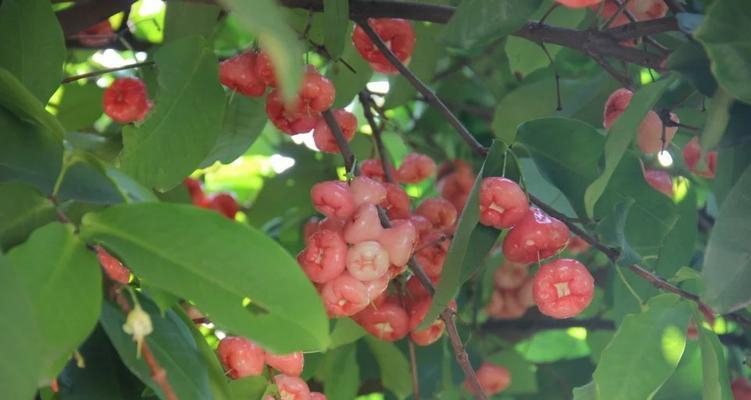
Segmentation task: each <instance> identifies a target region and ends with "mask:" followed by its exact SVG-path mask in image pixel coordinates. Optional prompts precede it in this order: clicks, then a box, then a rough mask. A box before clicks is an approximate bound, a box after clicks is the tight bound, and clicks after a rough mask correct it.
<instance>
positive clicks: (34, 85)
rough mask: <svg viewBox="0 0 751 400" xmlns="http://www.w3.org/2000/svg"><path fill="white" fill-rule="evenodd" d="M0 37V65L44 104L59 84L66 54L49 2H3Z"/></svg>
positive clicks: (11, 0) (0, 9) (0, 91)
mask: <svg viewBox="0 0 751 400" xmlns="http://www.w3.org/2000/svg"><path fill="white" fill-rule="evenodd" d="M0 37H2V38H3V40H2V41H1V42H0V68H5V69H7V70H8V71H10V72H11V73H12V74H13V75H15V76H16V77H17V78H18V80H19V81H20V82H22V84H23V85H24V86H26V87H27V88H28V89H29V91H30V92H31V93H32V94H33V95H34V96H35V97H36V98H37V100H39V101H41V102H42V103H46V102H47V100H49V98H50V96H52V93H54V92H55V89H57V87H58V86H59V85H60V79H61V78H62V75H63V62H64V61H65V54H66V52H65V40H64V38H63V31H62V29H60V24H59V23H58V22H57V17H56V16H55V13H54V12H53V11H52V6H51V5H50V2H48V1H46V0H5V1H3V2H2V6H0ZM2 92H3V91H2V90H0V93H2Z"/></svg>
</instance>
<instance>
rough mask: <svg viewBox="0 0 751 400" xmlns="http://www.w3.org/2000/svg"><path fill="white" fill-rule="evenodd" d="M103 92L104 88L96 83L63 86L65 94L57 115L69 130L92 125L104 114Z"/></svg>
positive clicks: (58, 106)
mask: <svg viewBox="0 0 751 400" xmlns="http://www.w3.org/2000/svg"><path fill="white" fill-rule="evenodd" d="M102 93H104V89H102V88H100V87H99V86H97V85H96V84H94V83H87V84H85V85H79V84H77V83H75V82H74V83H69V84H67V85H65V86H63V95H62V98H61V99H60V103H59V104H58V105H57V110H56V112H55V115H57V119H58V120H59V121H60V123H61V124H62V125H63V126H64V127H65V129H66V130H68V131H74V130H77V129H83V128H87V127H90V126H92V125H93V124H94V122H95V121H96V120H97V119H98V118H99V117H101V116H102V112H103V111H102Z"/></svg>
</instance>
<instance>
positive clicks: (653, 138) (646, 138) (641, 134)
mask: <svg viewBox="0 0 751 400" xmlns="http://www.w3.org/2000/svg"><path fill="white" fill-rule="evenodd" d="M633 95H634V94H633V93H632V92H631V91H630V90H628V89H624V88H621V89H618V90H616V91H615V92H613V93H612V94H611V95H610V97H608V99H607V101H605V110H604V111H603V123H602V125H603V126H604V127H605V129H610V127H611V126H613V124H614V123H615V121H616V120H617V119H618V117H620V116H621V114H623V112H624V111H626V108H628V105H629V103H630V102H631V98H632V97H633ZM670 119H671V120H672V121H674V122H679V119H678V116H677V115H675V114H673V113H670ZM662 130H663V124H662V120H661V119H660V116H659V115H657V113H656V112H654V111H649V112H647V115H646V116H645V117H644V119H643V120H642V121H641V124H639V129H638V133H637V137H636V143H637V145H638V146H639V149H641V151H643V152H644V153H647V154H653V153H657V152H659V151H660V150H662V148H663V140H662ZM677 131H678V128H677V127H665V143H664V146H665V147H667V145H668V144H670V142H671V141H672V140H673V136H675V133H676V132H677Z"/></svg>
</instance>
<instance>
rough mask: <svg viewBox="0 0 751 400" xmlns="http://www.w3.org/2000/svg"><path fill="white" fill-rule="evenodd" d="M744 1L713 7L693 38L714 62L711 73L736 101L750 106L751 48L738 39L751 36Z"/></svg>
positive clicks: (749, 15) (726, 0)
mask: <svg viewBox="0 0 751 400" xmlns="http://www.w3.org/2000/svg"><path fill="white" fill-rule="evenodd" d="M747 6H748V4H747V3H746V2H745V1H744V0H723V1H718V2H715V3H714V4H712V6H711V7H710V8H709V9H708V11H707V13H706V15H705V16H704V23H702V24H701V26H700V27H699V29H697V31H696V34H695V35H694V37H696V39H698V40H699V42H701V43H702V44H703V45H704V48H705V49H706V50H707V53H708V54H709V59H710V60H711V61H712V73H713V74H714V76H715V77H716V78H717V81H718V82H719V83H720V85H722V87H723V88H725V90H727V91H728V92H730V94H732V95H733V96H734V97H736V98H738V99H740V100H742V101H745V102H746V103H751V44H750V43H748V42H747V41H744V40H739V38H744V37H748V36H749V34H751V30H750V29H751V28H750V27H751V24H749V23H750V22H751V11H750V10H749V9H748V7H747Z"/></svg>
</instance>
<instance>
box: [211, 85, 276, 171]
mask: <svg viewBox="0 0 751 400" xmlns="http://www.w3.org/2000/svg"><path fill="white" fill-rule="evenodd" d="M265 106H266V102H265V100H264V99H263V98H252V97H246V96H240V95H233V94H228V95H227V112H226V113H225V114H224V123H223V124H222V130H221V131H220V132H219V137H217V139H216V143H214V148H213V149H211V152H209V155H208V156H207V157H206V159H205V160H204V161H203V163H202V165H203V166H210V165H211V164H213V163H214V162H215V161H219V162H221V163H224V164H229V163H231V162H232V161H235V159H237V157H240V156H241V155H243V154H245V152H246V151H247V150H248V148H249V147H250V145H252V144H253V142H255V141H256V139H258V136H260V135H261V132H263V127H264V126H266V121H267V120H268V118H267V117H266V109H265Z"/></svg>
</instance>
